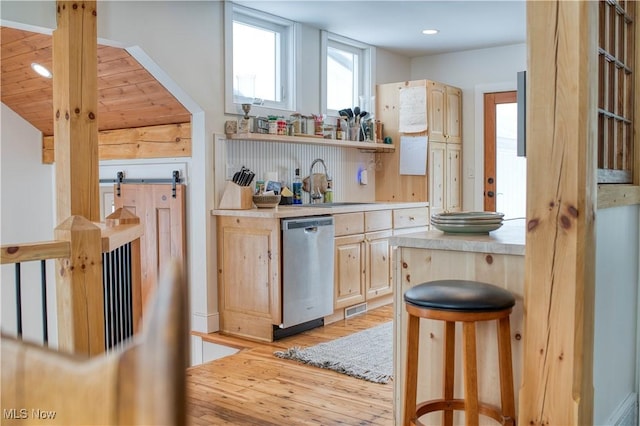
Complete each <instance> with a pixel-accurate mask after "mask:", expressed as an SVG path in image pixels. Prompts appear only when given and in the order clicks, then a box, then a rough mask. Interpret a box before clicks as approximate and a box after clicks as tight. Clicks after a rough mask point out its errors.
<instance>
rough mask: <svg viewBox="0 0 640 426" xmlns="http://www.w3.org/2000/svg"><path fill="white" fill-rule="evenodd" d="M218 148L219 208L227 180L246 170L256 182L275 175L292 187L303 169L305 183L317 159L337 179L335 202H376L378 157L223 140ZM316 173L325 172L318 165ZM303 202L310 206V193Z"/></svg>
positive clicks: (323, 148) (330, 149)
mask: <svg viewBox="0 0 640 426" xmlns="http://www.w3.org/2000/svg"><path fill="white" fill-rule="evenodd" d="M216 145H217V146H216V150H215V153H216V154H215V155H216V159H215V167H216V169H217V171H216V173H215V176H216V180H217V182H216V185H215V188H216V195H217V197H216V206H217V203H218V202H219V201H220V197H221V196H222V189H223V188H224V180H229V179H230V177H231V176H232V175H233V173H234V172H236V171H238V170H240V168H241V167H242V166H245V167H248V168H249V169H251V170H252V171H253V172H255V173H256V179H255V180H258V179H260V180H263V179H264V178H265V176H266V174H267V173H270V172H271V173H273V172H275V173H277V175H278V180H280V181H284V182H285V183H286V184H287V185H288V186H289V187H290V185H291V182H292V180H293V178H294V175H295V170H296V168H300V177H301V178H302V179H304V178H305V177H306V176H308V175H309V167H310V166H311V163H312V162H313V160H315V159H316V158H321V159H322V160H324V162H325V164H326V165H327V169H328V172H329V175H330V176H331V178H332V179H333V200H334V201H375V160H376V158H375V154H372V153H363V152H360V151H359V150H358V149H355V148H347V147H344V148H343V147H340V146H323V145H305V144H300V143H284V142H265V141H250V140H227V139H223V138H219V139H217V140H216ZM362 170H366V171H367V181H368V183H367V184H366V185H361V184H360V183H359V181H358V176H359V173H360V172H361V171H362ZM313 172H314V173H323V172H324V169H323V167H322V165H321V164H316V165H315V167H314V169H313ZM220 180H222V182H219V181H220ZM255 180H254V184H255ZM302 201H303V203H307V202H309V199H308V193H306V192H303V195H302Z"/></svg>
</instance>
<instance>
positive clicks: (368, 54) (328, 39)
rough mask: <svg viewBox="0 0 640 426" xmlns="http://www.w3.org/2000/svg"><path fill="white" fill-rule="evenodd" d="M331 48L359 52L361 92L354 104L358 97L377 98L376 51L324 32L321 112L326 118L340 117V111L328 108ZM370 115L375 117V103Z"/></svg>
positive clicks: (321, 48)
mask: <svg viewBox="0 0 640 426" xmlns="http://www.w3.org/2000/svg"><path fill="white" fill-rule="evenodd" d="M329 46H332V47H338V48H345V47H346V49H343V50H348V51H350V52H352V53H353V52H354V51H357V52H358V53H359V54H358V56H359V61H358V63H359V69H358V70H357V72H358V80H359V82H360V84H359V90H358V93H357V94H354V102H357V101H358V96H365V97H368V98H369V99H373V97H374V96H375V87H374V82H375V81H376V80H375V63H376V61H375V60H376V49H375V47H373V46H370V45H368V44H365V43H361V42H359V41H356V40H352V39H350V38H347V37H342V36H339V35H337V34H333V33H330V32H328V31H324V30H322V31H321V32H320V111H322V114H323V115H325V116H330V117H338V116H339V115H338V110H329V109H328V107H327V87H328V80H327V77H328V75H327V62H328V61H327V55H328V48H329ZM372 103H373V105H371V106H370V108H369V109H370V110H371V111H369V113H370V114H372V115H371V116H372V117H375V101H374V102H372ZM354 106H361V105H358V103H354V105H345V107H354Z"/></svg>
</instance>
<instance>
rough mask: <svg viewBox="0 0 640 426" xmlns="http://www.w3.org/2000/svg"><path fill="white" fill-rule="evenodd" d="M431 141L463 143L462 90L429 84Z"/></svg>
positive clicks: (432, 82) (438, 84)
mask: <svg viewBox="0 0 640 426" xmlns="http://www.w3.org/2000/svg"><path fill="white" fill-rule="evenodd" d="M427 98H428V110H427V111H428V117H429V119H428V121H429V141H431V142H448V143H462V90H460V89H459V88H457V87H452V86H447V85H445V84H442V83H437V82H435V81H428V82H427Z"/></svg>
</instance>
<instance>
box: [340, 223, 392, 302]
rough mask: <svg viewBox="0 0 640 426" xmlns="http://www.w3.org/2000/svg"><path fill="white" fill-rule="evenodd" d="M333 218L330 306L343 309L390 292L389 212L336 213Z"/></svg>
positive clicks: (390, 227)
mask: <svg viewBox="0 0 640 426" xmlns="http://www.w3.org/2000/svg"><path fill="white" fill-rule="evenodd" d="M334 219H335V224H336V228H335V231H336V238H335V271H336V272H335V303H334V308H335V309H341V308H346V307H349V306H352V305H356V304H358V303H362V302H365V301H367V300H370V299H374V298H377V297H380V296H384V295H388V294H391V293H392V292H393V287H392V284H393V282H392V279H391V248H390V246H389V237H391V236H392V234H393V231H392V230H391V229H392V226H393V219H392V211H391V210H377V211H370V212H364V213H345V214H336V215H334ZM369 231H371V232H369Z"/></svg>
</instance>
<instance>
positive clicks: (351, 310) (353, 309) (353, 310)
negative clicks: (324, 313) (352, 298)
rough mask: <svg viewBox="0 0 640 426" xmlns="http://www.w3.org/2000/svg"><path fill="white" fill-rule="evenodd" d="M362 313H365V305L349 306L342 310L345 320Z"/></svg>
mask: <svg viewBox="0 0 640 426" xmlns="http://www.w3.org/2000/svg"><path fill="white" fill-rule="evenodd" d="M364 312H367V303H366V302H365V303H361V304H359V305H355V306H350V307H348V308H345V310H344V317H345V319H346V318H351V317H355V316H356V315H360V314H362V313H364Z"/></svg>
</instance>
